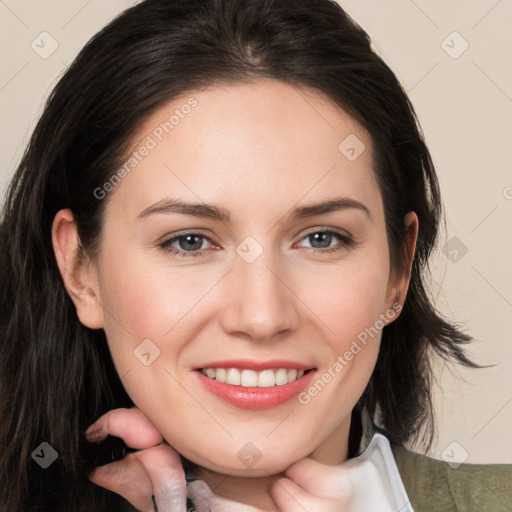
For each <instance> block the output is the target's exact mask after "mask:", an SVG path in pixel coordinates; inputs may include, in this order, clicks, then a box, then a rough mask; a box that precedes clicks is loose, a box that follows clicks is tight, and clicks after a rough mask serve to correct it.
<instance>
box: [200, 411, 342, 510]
mask: <svg viewBox="0 0 512 512" xmlns="http://www.w3.org/2000/svg"><path fill="white" fill-rule="evenodd" d="M349 431H350V417H349V418H347V419H346V420H345V421H344V422H343V423H341V424H340V425H339V426H338V427H337V428H336V430H334V431H333V432H332V433H331V434H330V435H329V436H328V437H327V438H325V439H324V440H323V441H322V442H321V443H320V444H319V445H318V446H317V448H315V450H313V451H312V452H311V453H310V454H309V455H307V457H309V458H310V459H312V460H314V461H316V462H319V463H321V464H324V465H327V466H336V465H339V464H341V463H343V462H345V461H346V460H347V459H348V456H349ZM296 462H298V461H296ZM196 474H197V477H198V478H199V479H200V480H203V481H204V482H206V484H207V485H208V487H209V488H210V490H211V491H212V493H213V498H212V499H211V500H210V510H211V512H216V511H217V510H218V511H222V510H236V511H237V512H279V510H278V509H277V507H276V504H275V502H274V500H273V499H272V496H271V489H272V486H273V485H275V483H276V481H277V480H278V479H279V478H283V477H284V478H287V477H286V475H285V473H284V472H281V473H279V474H275V475H270V474H269V475H268V476H265V477H252V478H250V477H249V478H248V477H239V476H230V475H229V474H227V475H226V474H222V473H217V472H215V471H212V470H210V469H208V468H205V467H201V466H198V467H197V468H196ZM194 500H195V498H194ZM229 504H232V506H233V507H234V508H229Z"/></svg>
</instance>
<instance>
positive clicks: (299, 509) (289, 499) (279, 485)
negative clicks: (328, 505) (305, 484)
mask: <svg viewBox="0 0 512 512" xmlns="http://www.w3.org/2000/svg"><path fill="white" fill-rule="evenodd" d="M270 495H271V496H272V499H273V500H274V501H275V503H276V505H277V509H278V510H279V512H304V511H305V510H307V511H308V512H317V510H319V509H317V508H316V505H315V503H313V502H312V500H313V498H314V496H312V495H311V494H309V493H308V492H307V491H304V490H303V489H301V488H300V487H299V486H298V485H297V484H296V483H294V482H292V481H291V480H290V479H289V478H279V479H278V480H276V482H275V483H274V484H273V486H272V487H271V489H270Z"/></svg>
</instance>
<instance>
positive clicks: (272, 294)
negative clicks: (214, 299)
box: [221, 250, 299, 343]
mask: <svg viewBox="0 0 512 512" xmlns="http://www.w3.org/2000/svg"><path fill="white" fill-rule="evenodd" d="M226 277H227V279H226V280H225V282H224V286H225V288H224V294H225V295H224V296H225V297H229V299H228V300H227V302H226V303H225V307H223V308H222V316H221V323H222V327H223V328H224V330H225V332H227V333H228V334H230V335H232V336H238V337H245V338H246V339H250V340H252V341H256V342H259V343H267V342H271V341H275V339H276V338H277V337H278V336H280V335H281V336H282V335H283V334H285V333H286V332H292V331H293V330H294V329H296V327H297V324H298V321H299V315H298V311H297V307H298V305H299V304H298V302H299V301H298V298H297V297H296V296H295V295H294V293H293V291H292V289H291V288H292V287H291V286H290V284H289V283H287V282H286V281H287V277H288V281H289V280H290V278H289V276H288V275H287V273H286V271H285V270H284V269H283V268H282V267H278V266H277V265H276V263H275V261H274V260H273V257H272V255H271V251H270V250H268V251H264V252H263V253H262V254H261V255H260V256H259V258H257V259H256V260H255V261H253V262H252V263H248V262H246V261H245V260H244V259H243V258H241V257H238V256H237V257H236V258H235V263H234V268H233V269H232V270H231V272H229V273H228V275H227V276H226Z"/></svg>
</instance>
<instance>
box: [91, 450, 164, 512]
mask: <svg viewBox="0 0 512 512" xmlns="http://www.w3.org/2000/svg"><path fill="white" fill-rule="evenodd" d="M136 455H137V454H132V455H128V456H127V457H125V458H124V459H122V460H119V461H116V462H112V463H110V464H106V465H104V466H100V467H98V468H96V469H95V470H94V472H93V473H92V474H91V475H90V476H89V479H90V480H91V481H92V482H94V483H95V484H96V485H99V486H101V487H104V488H105V489H109V490H110V491H113V492H115V493H117V494H119V495H120V496H122V497H123V498H125V499H126V500H128V502H129V503H130V504H131V505H133V506H134V507H135V508H136V509H137V510H142V511H146V512H154V507H153V501H152V500H151V495H152V493H153V486H152V483H151V480H150V478H149V476H148V474H147V473H146V470H145V469H144V466H143V465H142V463H141V462H140V461H139V460H138V459H137V457H136Z"/></svg>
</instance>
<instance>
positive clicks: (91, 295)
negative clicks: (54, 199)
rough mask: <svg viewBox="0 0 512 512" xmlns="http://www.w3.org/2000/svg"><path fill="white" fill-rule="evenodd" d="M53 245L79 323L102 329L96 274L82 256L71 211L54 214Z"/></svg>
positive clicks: (83, 255) (92, 266) (89, 262)
mask: <svg viewBox="0 0 512 512" xmlns="http://www.w3.org/2000/svg"><path fill="white" fill-rule="evenodd" d="M52 244H53V250H54V253H55V258H56V260H57V266H58V267H59V271H60V274H61V277H62V280H63V282H64V287H65V288H66V291H67V292H68V294H69V296H70V297H71V300H72V301H73V303H74V304H75V307H76V311H77V315H78V318H79V320H80V322H81V323H82V324H83V325H85V326H86V327H89V328H91V329H100V328H102V327H103V310H102V308H101V304H100V299H101V297H100V294H99V287H98V276H97V272H96V269H95V267H94V265H93V264H92V262H91V261H90V260H89V259H88V258H87V257H86V256H85V254H83V251H82V249H81V246H80V242H79V236H78V232H77V227H76V223H75V219H74V216H73V212H72V211H71V210H70V209H69V208H68V209H64V210H60V211H58V212H57V214H56V215H55V218H54V220H53V225H52Z"/></svg>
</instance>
